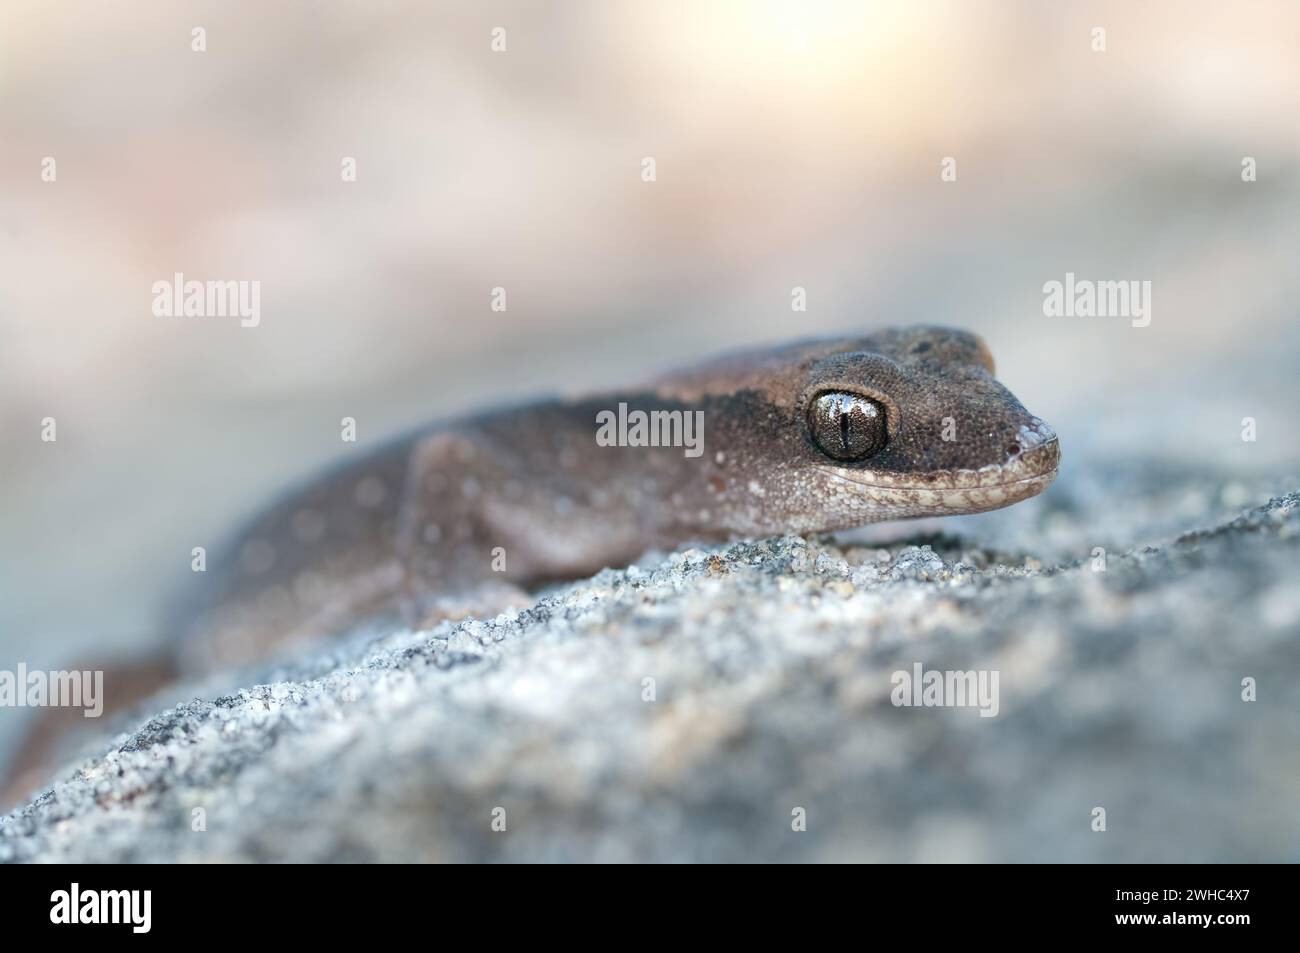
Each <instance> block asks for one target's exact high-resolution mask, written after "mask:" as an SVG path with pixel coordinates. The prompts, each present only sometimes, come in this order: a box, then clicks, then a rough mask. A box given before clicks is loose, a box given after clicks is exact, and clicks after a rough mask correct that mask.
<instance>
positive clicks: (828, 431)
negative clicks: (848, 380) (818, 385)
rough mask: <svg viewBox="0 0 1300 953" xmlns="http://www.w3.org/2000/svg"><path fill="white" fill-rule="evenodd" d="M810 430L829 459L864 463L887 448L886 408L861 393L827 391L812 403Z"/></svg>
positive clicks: (809, 411) (809, 407)
mask: <svg viewBox="0 0 1300 953" xmlns="http://www.w3.org/2000/svg"><path fill="white" fill-rule="evenodd" d="M808 428H809V429H810V430H811V431H812V438H813V442H814V443H816V444H817V446H818V448H819V449H820V450H821V451H822V453H824V454H826V455H827V456H828V457H833V458H835V459H836V460H861V459H863V458H864V457H869V456H871V455H872V454H873V453H877V452H879V451H880V450H881V449H883V448H884V446H885V441H886V435H885V408H883V407H881V406H880V405H879V404H878V403H876V402H875V401H874V400H868V399H867V398H866V397H862V396H859V395H858V394H850V393H846V392H844V391H827V392H825V393H822V394H818V395H817V396H816V397H814V398H813V400H812V403H811V404H809V406H808Z"/></svg>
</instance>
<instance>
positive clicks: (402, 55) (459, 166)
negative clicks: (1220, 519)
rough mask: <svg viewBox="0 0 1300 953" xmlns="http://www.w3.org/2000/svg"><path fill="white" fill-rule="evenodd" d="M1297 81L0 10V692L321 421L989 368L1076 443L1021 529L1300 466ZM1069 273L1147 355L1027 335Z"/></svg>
mask: <svg viewBox="0 0 1300 953" xmlns="http://www.w3.org/2000/svg"><path fill="white" fill-rule="evenodd" d="M196 27H202V28H203V29H204V30H206V45H207V49H206V52H201V53H199V52H194V51H193V50H192V49H191V44H192V32H191V31H192V30H193V29H194V28H196ZM496 27H501V28H503V29H504V30H505V42H506V50H505V51H504V52H493V50H492V49H491V41H492V30H493V29H494V28H496ZM1094 27H1103V28H1104V29H1105V31H1106V33H1105V38H1106V49H1105V52H1094V50H1093V43H1094V40H1093V34H1092V30H1093V28H1094ZM1298 64H1300V6H1298V5H1296V4H1294V3H1291V2H1277V3H1267V2H1258V3H1252V2H1247V3H1240V4H1222V3H1215V2H1187V0H1176V2H1168V3H1143V4H1140V5H1139V4H1131V3H1087V2H1076V3H1050V4H1049V3H1042V2H1024V3H1015V2H999V3H980V4H975V3H969V2H961V0H954V2H934V0H907V2H903V0H899V2H865V0H863V2H851V0H844V2H834V3H825V2H810V0H800V2H789V3H771V2H749V3H741V2H735V3H723V2H708V0H704V2H694V0H692V2H685V0H657V2H642V0H600V2H563V3H558V2H557V3H548V4H539V3H523V2H517V3H515V2H482V0H475V2H463V3H457V2H438V3H427V2H426V3H415V2H389V0H365V2H361V0H355V2H335V3H325V2H320V0H307V2H292V0H280V2H277V3H274V4H261V3H253V2H221V3H216V2H212V3H202V2H196V3H186V4H175V3H171V2H154V0H131V2H104V3H96V4H86V3H81V2H63V0H31V2H28V0H7V2H6V3H5V4H4V5H3V8H0V485H2V486H3V490H4V492H3V495H2V496H0V668H10V669H12V668H13V667H15V666H16V664H17V663H18V662H19V661H26V662H27V663H28V664H29V665H30V666H32V667H35V668H40V667H55V666H58V665H61V664H68V663H72V662H75V661H77V660H78V659H84V658H85V657H87V656H90V657H92V658H99V657H102V656H104V655H106V654H111V653H113V652H117V651H121V650H124V649H128V648H130V647H132V646H136V645H139V644H141V643H144V642H148V641H151V640H156V639H158V638H160V637H161V636H162V634H163V633H160V632H159V631H158V628H159V621H158V620H159V613H160V610H161V608H162V607H163V605H164V604H165V602H166V601H167V600H168V599H169V598H172V597H174V595H175V592H176V591H177V590H178V588H180V587H183V586H184V585H185V584H186V583H188V582H192V578H193V577H192V574H191V573H190V569H189V564H190V550H191V548H192V547H194V546H197V545H205V546H208V547H209V549H210V550H211V549H213V548H214V547H216V546H217V545H218V544H219V542H220V540H221V538H222V537H223V536H224V535H225V534H226V532H227V531H229V530H230V529H231V528H232V527H233V526H234V525H235V524H237V523H238V521H239V520H240V519H242V518H243V517H244V516H245V515H247V513H248V511H249V510H250V508H253V507H256V506H258V505H259V504H261V503H263V502H265V501H266V499H267V497H268V495H269V494H271V493H273V492H274V491H275V490H276V489H277V488H278V487H281V486H284V485H285V484H286V483H290V482H294V481H296V480H298V479H301V478H303V477H306V476H309V475H310V474H312V473H313V472H314V471H316V470H317V469H318V468H320V467H321V466H322V465H324V464H325V463H327V462H328V461H330V460H332V459H335V458H337V457H339V456H340V455H341V453H342V445H341V444H340V441H339V436H338V433H339V420H340V418H341V417H343V416H353V417H355V418H356V419H357V421H358V427H359V439H360V442H361V443H362V445H365V444H370V443H373V442H377V441H379V440H381V439H382V438H384V437H385V436H387V435H389V434H392V433H395V432H397V431H400V430H403V429H405V428H407V427H410V426H413V425H416V424H419V423H422V422H427V421H431V420H434V419H437V418H440V417H444V416H449V415H455V414H458V413H460V412H463V411H467V410H474V409H478V408H482V407H484V406H487V405H490V404H494V403H498V402H501V401H504V400H511V399H516V398H523V397H527V396H530V395H538V394H544V393H553V392H573V391H581V390H587V389H593V388H602V387H607V386H618V385H621V384H624V383H627V382H630V381H632V380H634V379H636V378H641V377H645V376H648V375H651V374H653V373H656V372H658V371H661V370H664V369H666V368H669V367H672V366H674V365H676V364H679V363H682V362H685V361H691V360H694V359H695V358H697V357H700V356H703V355H707V354H709V353H711V352H714V351H717V350H725V349H727V348H732V347H744V346H750V345H753V344H759V343H763V342H767V341H779V340H783V339H789V338H794V337H800V336H819V335H832V334H841V333H859V332H862V331H864V330H868V329H871V328H874V327H878V326H881V325H885V324H889V323H899V322H915V321H925V322H933V323H947V324H955V325H959V326H962V327H966V328H969V329H971V330H974V331H977V332H979V333H981V334H983V335H984V336H985V337H986V338H987V340H988V342H989V344H990V346H991V348H992V350H993V353H994V354H995V355H996V358H997V361H998V370H999V377H1000V378H1001V379H1002V380H1003V382H1004V383H1006V384H1007V385H1008V386H1009V387H1010V388H1011V389H1012V390H1013V391H1014V392H1015V393H1016V394H1017V395H1018V396H1019V397H1020V398H1021V399H1022V400H1023V401H1024V403H1025V404H1026V406H1028V407H1029V408H1030V409H1031V410H1033V411H1034V412H1035V413H1038V414H1040V415H1041V416H1043V417H1044V418H1045V419H1047V420H1048V421H1050V422H1051V423H1052V424H1054V425H1055V426H1056V428H1057V430H1058V431H1059V433H1060V434H1061V439H1062V445H1063V448H1064V468H1063V472H1062V477H1061V481H1060V484H1058V488H1054V489H1053V491H1051V492H1049V494H1048V495H1047V496H1045V497H1043V498H1040V499H1039V500H1035V501H1031V502H1030V503H1027V504H1024V505H1025V506H1038V505H1050V499H1051V497H1052V494H1053V493H1057V492H1062V493H1068V492H1069V488H1070V486H1071V481H1079V480H1082V479H1084V478H1085V477H1086V476H1087V475H1088V474H1095V473H1098V472H1105V471H1106V470H1107V469H1108V468H1112V467H1124V466H1131V465H1132V463H1133V461H1134V460H1135V459H1140V460H1142V461H1149V462H1150V465H1151V466H1159V467H1165V468H1169V469H1171V471H1175V472H1176V471H1177V470H1178V469H1179V468H1198V469H1205V468H1209V469H1212V470H1214V471H1215V472H1221V473H1224V474H1228V475H1231V476H1232V477H1233V478H1238V477H1240V478H1242V479H1245V478H1253V477H1255V476H1259V475H1263V476H1266V477H1269V478H1273V477H1277V478H1283V477H1286V476H1287V475H1293V474H1295V473H1296V472H1297V471H1300V442H1298V441H1297V440H1296V438H1295V434H1294V430H1293V429H1292V427H1293V423H1294V421H1295V419H1296V413H1297V410H1298V409H1300V401H1298V400H1297V397H1298V388H1297V367H1298V366H1300V362H1298V358H1300V325H1298V324H1297V320H1296V302H1297V300H1298V299H1300V269H1298V268H1297V261H1298V260H1300V259H1298V258H1297V252H1298V251H1300V240H1298V239H1300V226H1298V225H1297V214H1296V212H1297V209H1298V208H1300V114H1298V112H1297V103H1300V70H1298V69H1297V65H1298ZM345 156H351V157H354V158H355V159H356V164H357V165H356V167H357V176H356V181H355V182H344V181H342V179H341V175H340V168H341V162H342V159H343V157H345ZM647 156H650V157H653V158H654V159H655V163H656V173H657V180H656V181H654V182H652V183H651V182H645V181H643V180H642V177H641V169H642V165H641V163H642V159H643V157H647ZM1246 156H1250V157H1254V159H1255V160H1256V162H1257V167H1258V181H1255V182H1253V183H1245V182H1243V181H1242V177H1241V163H1242V159H1243V157H1246ZM45 157H53V158H54V159H55V160H56V162H57V180H56V181H54V182H46V181H43V180H42V177H41V170H42V160H43V159H44V158H45ZM944 157H953V158H955V159H956V162H957V167H956V168H957V179H956V181H954V182H943V181H941V178H940V170H941V162H942V160H943V159H944ZM1067 271H1073V272H1075V273H1076V274H1077V275H1078V276H1079V277H1080V278H1090V279H1096V280H1138V281H1144V280H1145V281H1150V282H1151V283H1152V311H1151V315H1152V321H1151V324H1150V326H1149V327H1146V328H1134V327H1132V326H1131V324H1130V322H1129V321H1128V320H1126V319H1123V318H1048V317H1045V316H1044V315H1043V284H1044V282H1047V281H1051V280H1062V279H1063V278H1064V275H1065V273H1066V272H1067ZM175 272H183V273H184V274H185V275H186V277H187V278H191V279H199V280H208V279H214V280H231V279H242V280H258V281H260V282H261V324H260V326H259V327H256V328H242V327H240V325H239V322H238V320H237V319H233V318H164V317H157V316H155V315H154V314H153V313H152V310H151V304H152V297H153V296H152V291H151V287H152V285H153V283H154V282H155V281H159V280H170V278H171V276H172V275H173V274H174V273H175ZM497 286H501V287H504V288H506V289H507V294H508V310H507V311H504V312H498V311H493V310H492V309H491V308H490V301H491V297H490V296H491V289H493V288H494V287H497ZM795 286H801V287H804V288H806V289H807V302H808V308H807V311H806V312H804V313H796V312H792V310H791V306H790V301H791V289H792V288H793V287H795ZM47 416H48V417H55V418H56V419H57V421H58V440H57V442H55V443H44V442H42V441H41V440H40V428H41V423H40V422H41V419H42V418H44V417H47ZM1246 416H1251V417H1254V418H1256V420H1257V426H1258V440H1257V441H1256V442H1254V443H1243V442H1242V440H1241V419H1242V418H1243V417H1246ZM1240 495H1241V496H1242V498H1241V499H1240V500H1237V501H1236V502H1237V503H1239V504H1245V503H1247V502H1250V500H1248V499H1246V498H1245V497H1246V496H1248V495H1249V494H1248V493H1246V494H1240ZM1044 501H1047V502H1044ZM1229 502H1232V501H1229ZM1014 512H1015V511H1014V510H1011V511H1007V513H1008V514H1011V513H1014ZM1005 518H1010V517H1009V516H1006V515H1005V514H989V515H987V516H980V517H970V518H964V523H963V525H967V526H973V527H975V528H976V530H978V529H979V528H980V527H982V526H989V527H994V526H996V525H997V523H996V521H997V520H999V519H1005ZM1080 555H1086V554H1080ZM18 718H19V716H18V715H17V714H16V713H9V714H8V715H6V714H5V713H0V744H3V743H4V739H5V738H6V737H7V736H8V734H9V732H10V731H11V730H13V727H14V726H15V725H16V724H17V723H18Z"/></svg>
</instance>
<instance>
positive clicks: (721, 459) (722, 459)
mask: <svg viewBox="0 0 1300 953" xmlns="http://www.w3.org/2000/svg"><path fill="white" fill-rule="evenodd" d="M713 460H714V462H715V463H717V464H718V466H722V465H723V464H724V463H726V462H727V455H726V454H725V453H723V452H722V451H721V450H719V451H718V452H717V453H715V454H714V455H713Z"/></svg>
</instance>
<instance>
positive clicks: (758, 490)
mask: <svg viewBox="0 0 1300 953" xmlns="http://www.w3.org/2000/svg"><path fill="white" fill-rule="evenodd" d="M749 492H750V493H753V494H754V495H755V496H767V490H765V489H763V485H762V484H761V483H759V482H758V481H757V480H750V481H749Z"/></svg>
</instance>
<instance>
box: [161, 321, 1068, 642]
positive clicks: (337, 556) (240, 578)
mask: <svg viewBox="0 0 1300 953" xmlns="http://www.w3.org/2000/svg"><path fill="white" fill-rule="evenodd" d="M992 374H993V364H992V360H991V358H990V356H989V353H988V350H987V348H986V347H985V346H984V344H983V342H982V341H980V340H979V339H978V338H977V337H975V336H974V335H971V334H969V333H966V332H963V331H956V330H950V329H944V328H934V327H912V328H902V329H890V330H884V331H880V332H878V333H875V334H872V335H869V336H867V337H863V338H858V339H838V340H829V341H806V342H798V343H794V344H790V345H786V346H783V347H777V348H767V349H763V350H758V351H753V352H749V353H743V354H736V355H731V356H728V357H724V358H722V359H720V360H717V361H714V362H712V363H709V364H706V365H703V366H701V367H698V368H694V369H692V370H689V371H686V372H683V373H680V374H676V375H672V376H670V377H666V378H663V379H661V380H659V381H657V382H654V383H652V384H650V385H648V386H646V387H643V388H634V389H631V390H629V391H628V392H625V393H619V394H610V395H604V396H600V397H594V398H588V399H583V400H578V401H550V402H543V403H536V404H529V405H526V406H521V407H514V408H507V409H503V410H499V411H495V412H492V413H487V414H484V415H482V416H478V417H474V418H469V419H465V420H461V421H458V422H455V423H451V424H448V425H444V426H438V427H435V428H432V429H429V430H426V431H423V432H420V433H417V434H414V435H411V436H408V437H406V438H404V439H402V440H399V441H396V442H394V443H392V444H389V445H388V446H386V447H384V448H382V449H380V450H378V451H375V452H372V453H370V454H365V452H364V451H359V452H360V453H361V454H362V455H360V456H359V457H358V459H356V460H355V461H351V462H348V463H346V464H345V465H343V466H342V467H340V468H338V469H336V470H334V471H333V472H331V473H329V474H327V475H326V476H325V477H324V478H323V479H321V480H319V481H317V482H315V483H312V484H310V485H309V486H308V487H307V488H305V489H303V490H301V491H299V492H296V493H293V494H290V495H289V496H288V497H287V498H285V499H283V500H281V501H280V502H279V503H278V504H276V505H275V506H274V507H273V508H271V509H270V510H269V511H267V512H266V513H265V514H264V515H263V516H261V517H260V518H258V519H257V520H255V521H254V522H253V523H252V525H251V526H249V527H248V528H247V529H246V531H245V532H244V533H243V534H242V535H241V537H240V541H239V542H238V543H237V544H236V545H235V546H234V548H233V550H232V551H231V553H230V555H229V556H228V558H226V559H225V560H223V561H221V562H220V563H219V565H218V566H217V567H215V568H217V569H218V570H220V571H224V576H223V577H221V578H220V580H219V582H218V584H217V586H216V587H215V589H214V591H213V592H212V593H211V596H210V598H209V600H208V605H207V606H206V608H205V609H204V610H203V611H201V612H200V613H198V614H197V615H195V614H194V612H193V607H192V606H191V607H190V611H189V618H190V619H193V620H194V622H193V624H190V625H187V626H185V632H184V635H185V636H186V639H185V640H184V641H185V643H186V647H187V652H186V655H187V657H188V658H189V659H190V660H192V661H219V662H223V663H225V662H230V661H239V660H244V659H248V658H252V657H256V656H257V655H259V654H260V653H262V652H263V651H264V650H265V648H266V647H267V646H268V645H269V644H271V643H274V642H278V641H280V640H282V639H284V638H287V637H292V636H305V635H313V634H323V633H328V632H332V631H337V630H339V629H342V628H344V627H346V626H347V625H349V624H351V623H353V622H355V621H356V620H357V619H359V618H363V617H367V616H371V617H373V616H377V615H382V614H384V613H386V612H391V613H395V614H398V613H400V614H402V615H403V616H404V617H405V618H406V619H407V621H413V620H415V621H418V620H420V619H422V618H427V617H428V615H427V613H428V612H429V611H430V606H431V605H432V604H433V603H434V601H435V600H437V599H438V598H443V599H445V598H447V597H449V596H453V595H456V594H463V593H472V592H474V591H476V590H479V589H482V588H484V587H492V586H494V585H498V586H499V585H500V584H501V583H509V584H514V585H524V586H527V585H531V584H535V583H538V582H541V581H544V580H551V579H557V578H565V577H578V576H581V575H584V574H589V573H592V572H595V571H597V570H599V569H601V568H603V567H605V566H614V565H620V564H625V563H627V562H628V561H630V560H632V559H635V558H636V557H637V556H638V555H640V554H641V553H642V552H644V551H646V550H647V549H649V548H652V547H672V546H676V545H679V544H681V543H684V542H688V541H691V540H711V539H723V538H727V537H730V536H746V535H754V536H757V535H765V534H773V533H786V532H796V533H810V532H818V531H827V530H838V529H844V528H848V527H853V526H859V525H862V524H865V523H869V522H875V521H879V520H887V519H899V518H905V517H915V516H928V515H944V514H955V513H972V512H978V511H981V510H987V509H994V508H997V507H1000V506H1006V505H1009V504H1010V503H1014V502H1016V501H1017V500H1020V499H1024V498H1025V497H1028V496H1032V495H1034V494H1036V493H1038V492H1039V491H1041V490H1042V489H1043V488H1044V487H1046V486H1047V484H1048V483H1050V482H1051V480H1052V478H1053V477H1054V476H1055V472H1056V465H1057V460H1058V450H1057V443H1056V437H1055V435H1054V434H1053V433H1052V432H1051V430H1050V429H1049V428H1047V427H1046V425H1044V424H1043V423H1042V421H1040V420H1038V419H1037V418H1036V417H1034V416H1033V415H1031V414H1030V413H1028V412H1027V411H1026V410H1025V409H1024V408H1023V407H1022V406H1021V405H1020V403H1019V402H1018V401H1017V400H1016V398H1015V397H1014V396H1012V395H1011V393H1009V392H1008V391H1007V390H1006V389H1005V388H1004V387H1002V386H1001V385H1000V384H998V383H997V382H996V381H995V380H994V379H993V376H992ZM826 389H839V390H847V391H851V392H855V393H859V394H862V395H864V396H867V397H870V398H872V399H874V400H876V401H878V402H879V403H881V404H883V405H884V407H885V408H886V412H887V419H888V423H889V442H888V445H887V446H886V447H885V448H884V449H883V450H882V451H880V452H879V453H878V454H876V455H875V456H873V457H871V458H870V459H867V460H865V461H861V462H855V463H841V462H837V461H834V460H832V459H830V458H829V457H827V456H825V455H824V454H823V453H822V452H821V451H820V450H818V448H817V447H816V445H815V444H814V443H813V442H812V440H811V438H810V435H809V432H808V425H807V422H806V408H807V403H808V401H809V399H810V398H811V397H812V396H813V395H814V394H815V393H817V392H819V391H821V390H826ZM619 401H625V402H627V403H628V404H629V406H630V407H632V408H638V407H640V408H643V409H645V410H683V411H693V410H702V411H703V412H704V452H703V454H702V455H700V456H698V457H690V456H687V455H686V454H685V453H684V452H683V449H682V448H680V447H660V448H651V447H602V446H599V445H598V444H597V442H596V438H595V435H596V429H597V427H596V415H597V413H598V412H599V411H602V410H616V408H617V406H618V403H619ZM946 418H951V421H950V426H949V427H948V431H949V433H950V434H951V435H952V436H953V437H954V439H951V440H945V439H943V434H944V430H945V423H946V420H945V419H946ZM498 547H499V549H498ZM494 556H495V557H496V559H495V568H494ZM503 562H504V571H498V570H500V569H501V567H502V563H503ZM213 575H215V574H213V573H210V574H209V577H212V576H213Z"/></svg>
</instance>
